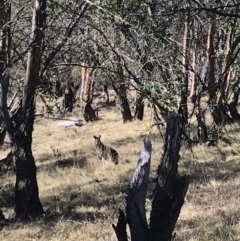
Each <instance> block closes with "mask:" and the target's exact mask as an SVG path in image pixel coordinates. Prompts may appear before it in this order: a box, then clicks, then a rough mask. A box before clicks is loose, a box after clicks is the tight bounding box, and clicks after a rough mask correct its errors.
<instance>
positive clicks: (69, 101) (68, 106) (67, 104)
mask: <svg viewBox="0 0 240 241" xmlns="http://www.w3.org/2000/svg"><path fill="white" fill-rule="evenodd" d="M73 105H74V93H73V90H72V88H71V86H69V87H66V89H65V92H64V108H65V110H67V111H68V112H70V113H71V112H72V111H73Z"/></svg>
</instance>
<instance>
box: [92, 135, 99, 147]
mask: <svg viewBox="0 0 240 241" xmlns="http://www.w3.org/2000/svg"><path fill="white" fill-rule="evenodd" d="M93 138H94V139H95V144H96V145H97V144H100V143H101V135H100V136H99V137H97V136H93Z"/></svg>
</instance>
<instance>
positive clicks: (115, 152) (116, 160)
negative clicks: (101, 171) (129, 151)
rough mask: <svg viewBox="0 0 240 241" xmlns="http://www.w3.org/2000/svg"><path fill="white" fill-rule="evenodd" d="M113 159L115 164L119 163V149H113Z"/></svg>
mask: <svg viewBox="0 0 240 241" xmlns="http://www.w3.org/2000/svg"><path fill="white" fill-rule="evenodd" d="M112 160H113V162H114V164H115V165H117V164H118V162H119V155H118V153H117V151H115V150H114V149H113V150H112Z"/></svg>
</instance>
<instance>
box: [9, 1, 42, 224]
mask: <svg viewBox="0 0 240 241" xmlns="http://www.w3.org/2000/svg"><path fill="white" fill-rule="evenodd" d="M45 21H46V0H35V1H34V9H33V17H32V31H31V36H30V51H29V53H28V62H27V71H26V79H25V82H24V86H25V88H24V92H23V99H22V105H21V106H22V109H20V118H19V119H18V120H16V121H15V124H14V125H13V123H12V122H11V121H9V114H8V113H7V111H6V110H5V111H4V115H5V116H4V117H5V120H6V125H7V131H8V133H9V136H10V139H11V142H12V147H11V149H12V153H13V155H14V162H15V163H16V185H15V212H16V217H17V218H19V219H21V220H24V219H27V218H29V217H37V216H39V215H41V214H43V208H42V205H41V203H40V200H39V195H38V186H37V180H36V166H35V162H34V158H33V155H32V148H31V146H32V132H33V123H34V117H35V101H34V97H35V91H36V87H37V84H38V83H39V69H40V56H41V46H42V39H43V32H42V30H43V27H44V24H45ZM6 91H7V89H6Z"/></svg>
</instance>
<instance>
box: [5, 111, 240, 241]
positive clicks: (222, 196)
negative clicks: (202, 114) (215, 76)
mask: <svg viewBox="0 0 240 241" xmlns="http://www.w3.org/2000/svg"><path fill="white" fill-rule="evenodd" d="M100 117H101V120H100V121H98V122H96V123H92V124H91V123H90V124H87V125H86V126H83V127H80V128H79V127H69V128H67V129H66V128H62V127H57V122H58V121H56V120H50V119H40V118H38V119H37V120H36V124H35V130H34V133H33V153H34V157H35V159H36V164H37V167H38V175H37V178H38V184H39V191H40V198H41V201H42V204H43V206H44V209H45V210H47V212H48V214H47V215H46V216H45V217H44V218H42V219H41V220H38V221H32V222H27V223H9V224H8V225H7V226H5V227H3V228H2V229H1V232H0V240H2V241H4V240H6V241H10V240H11V241H14V240H24V241H28V240H29V241H30V240H44V241H45V240H46V241H55V240H63V241H70V240H74V241H75V240H88V241H91V240H109V241H110V240H111V241H113V240H116V238H115V234H114V231H113V229H112V227H111V224H112V223H116V221H117V215H118V208H119V207H122V208H124V198H125V195H126V190H127V184H128V182H129V180H130V179H131V177H132V174H133V171H134V168H135V166H136V163H137V159H138V155H139V153H140V151H141V148H142V140H143V136H144V135H145V134H149V133H150V134H151V136H152V142H153V156H152V170H151V175H152V176H153V175H154V174H155V173H156V168H157V166H158V164H159V160H160V157H161V153H162V151H163V148H162V147H163V142H162V139H161V138H160V137H158V133H157V131H156V130H155V129H151V128H150V126H151V111H150V110H147V111H146V113H145V117H144V121H143V122H138V121H135V122H133V123H127V124H122V122H121V118H120V113H119V111H118V110H116V109H112V110H103V111H102V112H101V113H100ZM238 131H239V126H237V125H233V126H231V127H228V134H227V135H228V138H230V139H231V140H232V143H231V144H227V143H225V142H221V143H219V144H218V146H217V147H206V146H204V145H202V146H197V147H194V148H193V150H187V149H185V148H183V149H182V151H181V156H182V159H181V162H180V165H179V169H180V172H181V173H187V174H189V175H190V176H191V179H192V181H191V185H190V188H189V191H188V194H187V197H186V202H185V204H184V206H183V208H182V211H181V214H180V217H179V220H178V223H177V226H176V232H177V240H191V241H193V240H194V241H200V240H201V241H205V240H206V241H207V240H214V241H218V240H221V241H222V240H226V241H228V240H240V222H239V221H240V203H239V196H240V188H239V187H240V176H239V175H238V171H239V170H240V148H239V143H240V137H238V135H237V133H238ZM98 134H101V135H102V141H103V142H104V143H106V144H109V145H111V146H112V147H114V148H115V149H116V150H117V151H118V152H119V156H120V163H119V165H117V166H115V165H113V164H111V163H109V164H107V165H105V166H102V164H101V163H100V162H99V160H98V159H97V158H96V155H95V153H94V140H93V135H98ZM1 155H5V152H2V153H1ZM14 181H15V178H14V174H13V173H7V174H4V175H1V176H0V186H1V190H0V207H1V209H2V210H3V211H4V214H5V216H6V217H7V218H11V216H12V215H13V205H14ZM147 210H148V212H149V211H150V201H149V200H148V202H147ZM148 215H149V213H148Z"/></svg>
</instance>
